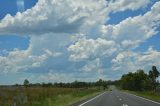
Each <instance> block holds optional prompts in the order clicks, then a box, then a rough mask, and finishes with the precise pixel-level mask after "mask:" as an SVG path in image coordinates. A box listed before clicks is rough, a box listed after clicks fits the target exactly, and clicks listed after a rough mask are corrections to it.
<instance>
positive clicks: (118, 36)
mask: <svg viewBox="0 0 160 106" xmlns="http://www.w3.org/2000/svg"><path fill="white" fill-rule="evenodd" d="M159 6H160V2H157V3H155V4H154V5H153V7H152V8H151V10H150V11H148V12H147V13H145V14H144V15H139V16H136V17H129V18H127V19H125V20H123V21H121V22H120V23H119V24H117V25H104V26H102V28H101V32H102V37H104V38H106V39H111V40H114V41H116V42H117V43H119V44H120V45H122V47H123V48H131V47H132V48H135V47H137V46H138V45H139V44H140V43H142V42H144V41H145V40H146V39H148V38H151V37H152V36H153V35H156V34H157V32H158V31H157V30H156V29H157V28H158V27H159V25H160V15H159V14H157V13H159V12H160V10H159Z"/></svg>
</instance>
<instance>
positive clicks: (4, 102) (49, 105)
mask: <svg viewBox="0 0 160 106" xmlns="http://www.w3.org/2000/svg"><path fill="white" fill-rule="evenodd" d="M95 92H98V90H97V89H96V88H92V89H91V88H90V89H87V88H53V87H50V88H49V87H28V88H25V87H0V106H67V105H68V104H69V103H71V102H73V101H76V100H78V99H79V98H83V97H85V96H86V95H90V94H93V93H95Z"/></svg>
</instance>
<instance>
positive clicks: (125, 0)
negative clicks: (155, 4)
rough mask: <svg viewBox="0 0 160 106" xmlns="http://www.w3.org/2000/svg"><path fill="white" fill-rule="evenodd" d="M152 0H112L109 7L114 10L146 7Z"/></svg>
mask: <svg viewBox="0 0 160 106" xmlns="http://www.w3.org/2000/svg"><path fill="white" fill-rule="evenodd" d="M113 1H114V2H113ZM150 2H151V1H150V0H111V3H110V4H109V7H108V8H109V10H110V11H113V12H118V11H125V10H137V9H139V8H144V7H146V6H147V5H148V4H149V3H150Z"/></svg>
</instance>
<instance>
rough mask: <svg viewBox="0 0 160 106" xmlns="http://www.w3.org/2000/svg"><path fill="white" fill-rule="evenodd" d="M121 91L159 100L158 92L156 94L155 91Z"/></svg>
mask: <svg viewBox="0 0 160 106" xmlns="http://www.w3.org/2000/svg"><path fill="white" fill-rule="evenodd" d="M123 91H124V92H127V93H131V94H134V95H136V96H140V97H144V98H147V99H150V100H153V101H156V102H160V94H156V93H154V92H151V91H143V92H140V91H128V90H123Z"/></svg>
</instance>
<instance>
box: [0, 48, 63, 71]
mask: <svg viewBox="0 0 160 106" xmlns="http://www.w3.org/2000/svg"><path fill="white" fill-rule="evenodd" d="M32 51H33V50H32V48H31V47H29V49H27V50H18V49H15V50H14V51H11V52H9V53H8V55H7V56H0V70H1V72H3V73H8V72H18V71H26V70H28V69H30V68H37V67H40V66H42V65H43V63H44V62H46V60H47V59H48V58H51V57H57V56H60V55H61V53H59V52H51V51H49V50H48V49H46V50H44V52H43V54H41V55H33V54H32Z"/></svg>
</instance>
